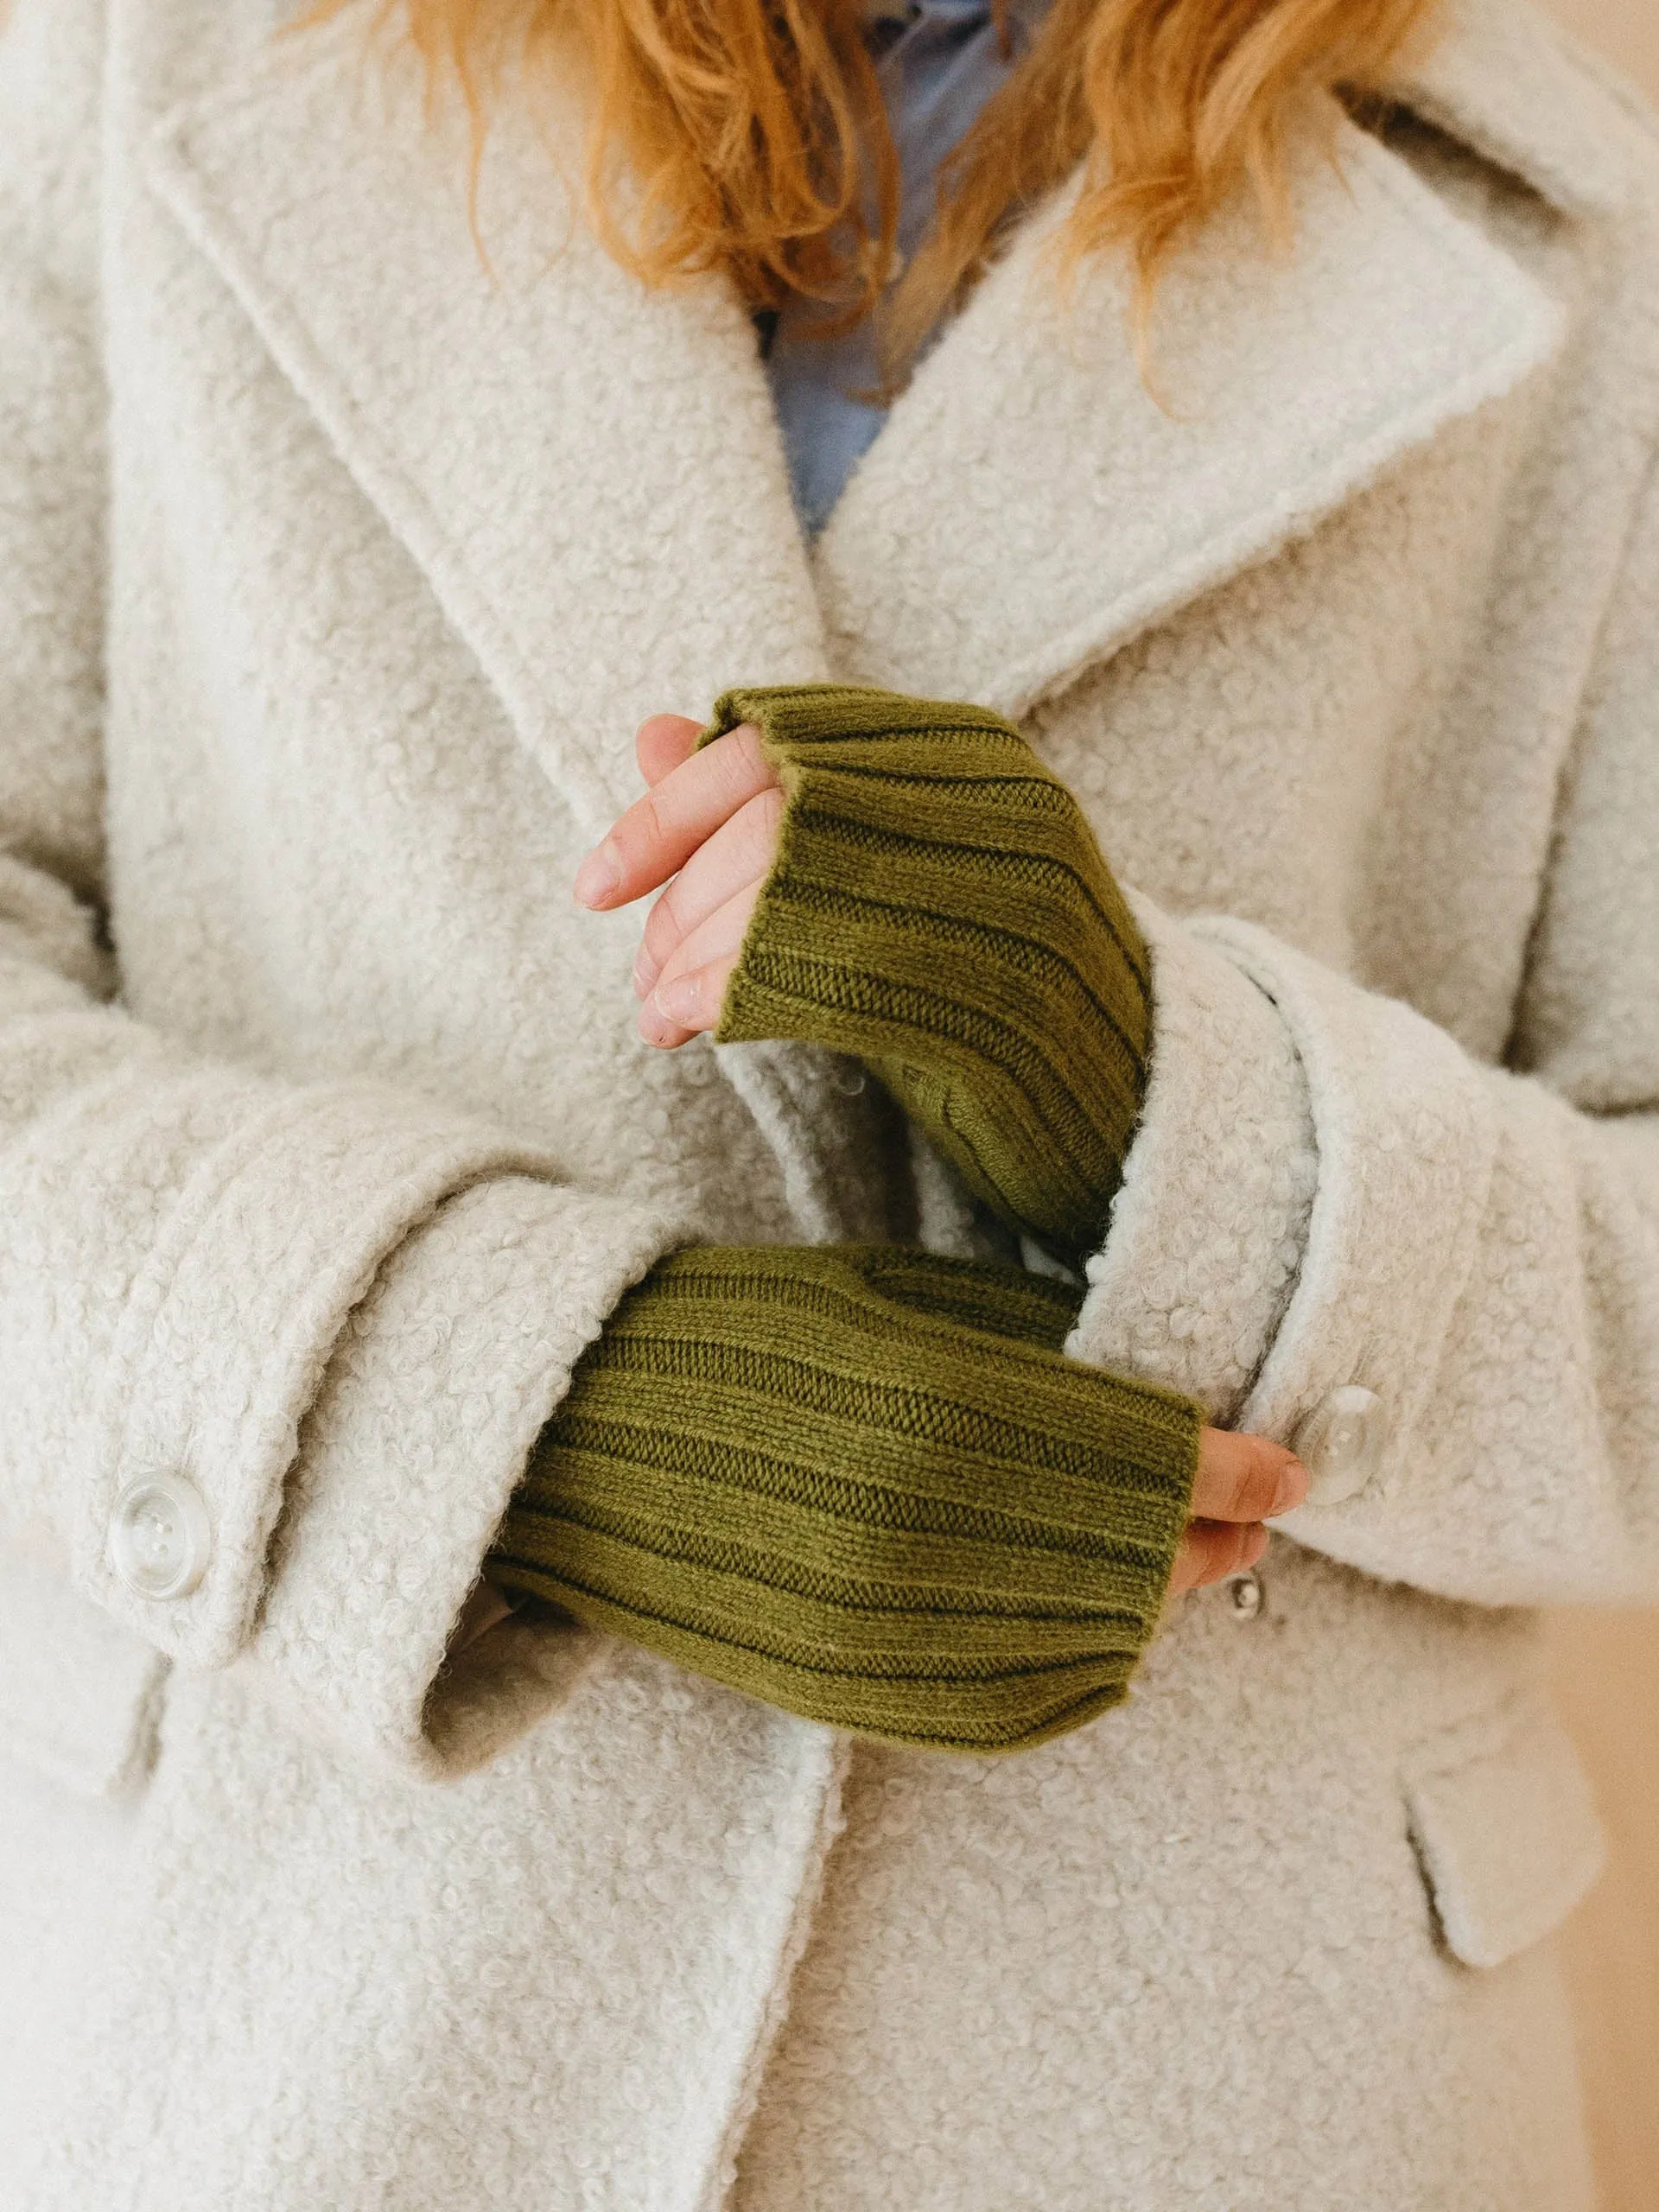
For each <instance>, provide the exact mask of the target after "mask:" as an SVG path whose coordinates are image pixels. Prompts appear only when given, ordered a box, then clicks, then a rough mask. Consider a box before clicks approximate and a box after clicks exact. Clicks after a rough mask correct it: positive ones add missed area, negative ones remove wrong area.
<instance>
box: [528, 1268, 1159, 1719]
mask: <svg viewBox="0 0 1659 2212" xmlns="http://www.w3.org/2000/svg"><path fill="white" fill-rule="evenodd" d="M1074 1311H1075V1301H1074V1298H1073V1295H1072V1294H1071V1292H1070V1291H1069V1290H1067V1289H1065V1288H1064V1287H1059V1286H1058V1285H1056V1284H1055V1283H1053V1282H1052V1281H1046V1280H1044V1279H1041V1278H1039V1277H1036V1276H1032V1275H1027V1274H1020V1272H1018V1271H1017V1270H1010V1269H1005V1268H990V1267H985V1266H981V1265H978V1264H976V1263H973V1262H965V1261H955V1260H943V1259H939V1258H937V1257H934V1256H933V1255H929V1254H925V1253H920V1252H917V1251H913V1250H910V1249H906V1248H904V1247H899V1246H892V1245H847V1246H823V1247H817V1248H798V1247H785V1248H779V1249H756V1250H748V1249H734V1248H722V1247H711V1248H702V1249H696V1250H693V1251H689V1252H683V1253H680V1254H677V1255H674V1256H672V1257H671V1258H669V1259H667V1260H664V1261H663V1262H660V1263H659V1264H658V1267H657V1268H655V1269H654V1270H653V1272H652V1274H651V1275H650V1276H649V1277H648V1279H647V1280H646V1281H645V1282H644V1283H643V1284H641V1285H640V1286H639V1287H638V1288H637V1289H636V1290H634V1291H632V1293H630V1294H629V1295H628V1296H627V1297H626V1299H625V1300H623V1301H622V1303H621V1305H620V1306H619V1307H618V1309H617V1311H616V1313H614V1314H613V1317H612V1319H611V1320H610V1321H609V1323H608V1324H607V1326H606V1328H605V1330H604V1332H603V1333H602V1334H601V1337H600V1338H599V1339H598V1341H597V1342H596V1343H595V1344H594V1345H593V1346H591V1347H590V1349H589V1351H588V1353H587V1354H586V1356H585V1357H584V1358H583V1360H582V1363H581V1365H580V1366H579V1368H578V1370H577V1372H576V1376H575V1380H574V1382H573V1383H572V1386H571V1389H570V1391H569V1395H568V1397H567V1398H566V1400H565V1402H564V1403H563V1406H562V1407H561V1408H559V1411H558V1413H557V1414H556V1415H555V1417H554V1419H553V1420H552V1421H550V1423H549V1425H548V1427H547V1428H546V1429H545V1430H544V1432H543V1435H542V1438H541V1440H540V1442H539V1444H538V1445H537V1450H536V1452H535V1453H534V1455H533V1457H532V1459H531V1466H530V1471H529V1473H528V1475H527V1477H526V1479H525V1480H524V1483H523V1484H522V1485H521V1486H520V1489H519V1491H518V1495H517V1496H516V1497H515V1498H514V1500H513V1503H512V1507H511V1509H510V1510H509V1511H508V1513H507V1516H506V1517H505V1522H503V1525H502V1528H501V1530H500V1533H499V1537H498V1541H497V1547H496V1549H495V1552H494V1554H493V1557H492V1560H491V1563H490V1571H491V1573H492V1575H493V1577H494V1579H495V1580H498V1581H499V1582H501V1583H503V1584H505V1585H506V1586H509V1587H512V1588H516V1589H518V1590H524V1591H531V1592H535V1593H537V1594H538V1595H540V1596H542V1597H544V1598H548V1599H553V1600H554V1601H556V1603H557V1604H559V1605H563V1606H564V1607H565V1608H567V1609H568V1611H570V1612H571V1613H574V1614H575V1615H576V1616H577V1617H578V1618H581V1619H582V1620H584V1621H586V1622H588V1623H589V1624H592V1625H593V1626H595V1627H599V1628H603V1629H608V1630H613V1631H614V1632H615V1633H616V1634H618V1635H620V1636H623V1637H628V1638H629V1639H631V1640H632V1642H634V1643H640V1644H644V1645H646V1646H648V1647H649V1648H650V1649H652V1650H655V1651H658V1652H660V1653H662V1654H663V1655H664V1656H666V1657H668V1658H670V1659H672V1660H675V1661H677V1662H678V1663H679V1664H681V1665H683V1666H684V1667H687V1668H690V1669H692V1670H693V1671H695V1672H696V1673H699V1674H702V1675H709V1676H712V1677H713V1678H714V1679H715V1680H716V1681H721V1682H725V1683H728V1684H729V1685H730V1686H731V1687H732V1688H734V1689H739V1690H743V1691H746V1692H747V1693H748V1694H751V1695H752V1696H754V1697H757V1698H761V1699H764V1700H766V1702H768V1703H769V1704H772V1705H775V1706H779V1707H784V1708H785V1710H787V1711H790V1712H792V1713H800V1714H802V1715H803V1716H804V1717H805V1718H807V1719H812V1720H819V1721H825V1722H828V1723H829V1724H831V1725H832V1726H836V1727H840V1728H845V1729H849V1730H854V1731H856V1732H861V1733H863V1734H867V1735H871V1736H879V1737H884V1738H889V1739H891V1740H893V1741H896V1742H899V1743H905V1744H912V1745H925V1746H930V1747H932V1748H936V1749H941V1750H947V1749H948V1750H954V1751H1014V1750H1017V1749H1020V1748H1021V1747H1023V1746H1025V1745H1032V1744H1036V1743H1040V1742H1041V1741H1042V1740H1043V1739H1044V1738H1046V1737H1050V1736H1053V1735H1056V1734H1058V1733H1059V1732H1061V1731H1063V1730H1065V1729H1067V1728H1071V1727H1075V1726H1077V1724H1078V1723H1079V1722H1081V1721H1084V1720H1086V1719H1090V1717H1091V1716H1092V1715H1094V1714H1096V1713H1100V1712H1102V1711H1103V1710H1104V1709H1105V1708H1106V1707H1109V1706H1112V1705H1115V1704H1116V1703H1117V1702H1118V1701H1119V1700H1121V1699H1122V1696H1123V1695H1124V1693H1125V1689H1126V1687H1127V1685H1128V1679H1129V1676H1130V1674H1131V1673H1132V1671H1133V1669H1134V1667H1135V1662H1136V1660H1137V1658H1138V1657H1139V1656H1140V1654H1141V1649H1143V1647H1144V1646H1145V1644H1146V1643H1147V1639H1148V1637H1150V1636H1151V1634H1152V1632H1153V1630H1154V1626H1155V1625H1156V1623H1157V1619H1158V1615H1159V1611H1160V1607H1161V1605H1162V1604H1163V1601H1164V1596H1165V1592H1166V1587H1167V1585H1168V1581H1169V1577H1170V1572H1171V1568H1172V1567H1173V1560H1174V1556H1175V1550H1176V1547H1177V1545H1178V1544H1179V1541H1180V1537H1181V1534H1182V1531H1183V1529H1184V1528H1185V1523H1186V1520H1187V1514H1188V1505H1189V1501H1190V1498H1191V1494H1192V1478H1193V1474H1194V1471H1195V1469H1196V1466H1197V1459H1198V1435H1199V1429H1200V1425H1201V1422H1202V1418H1203V1416H1202V1414H1201V1413H1200V1411H1199V1409H1198V1407H1196V1406H1194V1405H1192V1404H1191V1403H1189V1402H1187V1401H1186V1400H1185V1399H1182V1398H1179V1397H1176V1396H1175V1395H1173V1394H1172V1393H1170V1392H1167V1391H1165V1390H1160V1389H1154V1388H1153V1387H1151V1386H1148V1385H1145V1384H1141V1383H1129V1382H1124V1381H1121V1380H1119V1379H1118V1378H1116V1377H1115V1376H1109V1375H1106V1374H1103V1373H1102V1372H1101V1371H1100V1370H1097V1369H1094V1368H1090V1367H1084V1366H1083V1365H1081V1364H1079V1363H1076V1362H1074V1361H1071V1360H1068V1359H1066V1358H1065V1357H1063V1356H1062V1355H1061V1353H1060V1352H1059V1351H1058V1344H1059V1343H1060V1341H1061V1340H1062V1338H1063V1337H1064V1335H1065V1332H1066V1330H1067V1329H1068V1328H1069V1326H1070V1325H1071V1320H1072V1318H1073V1315H1074Z"/></svg>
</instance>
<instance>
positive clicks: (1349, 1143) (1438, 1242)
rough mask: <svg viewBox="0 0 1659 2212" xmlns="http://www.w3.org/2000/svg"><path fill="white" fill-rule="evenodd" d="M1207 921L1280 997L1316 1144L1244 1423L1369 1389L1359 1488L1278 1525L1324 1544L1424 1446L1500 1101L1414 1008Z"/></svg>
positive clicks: (1258, 1426) (1226, 949) (1277, 1002)
mask: <svg viewBox="0 0 1659 2212" xmlns="http://www.w3.org/2000/svg"><path fill="white" fill-rule="evenodd" d="M1200 926H1201V933H1202V934H1203V936H1204V937H1205V939H1206V940H1207V942H1208V943H1209V944H1211V945H1212V946H1214V948H1215V949H1216V950H1217V952H1218V953H1220V954H1222V955H1224V957H1227V958H1228V959H1230V960H1231V961H1233V962H1235V963H1236V965H1237V967H1238V969H1240V971H1241V972H1242V973H1243V974H1245V975H1248V976H1250V977H1251V978H1252V979H1253V980H1254V982H1255V983H1256V984H1257V985H1258V986H1259V988H1261V989H1262V991H1263V992H1265V993H1266V994H1267V995H1268V996H1269V997H1270V998H1271V999H1272V1001H1273V1002H1274V1007H1276V1008H1277V1011H1278V1016H1279V1019H1280V1020H1281V1023H1282V1024H1283V1026H1284V1028H1285V1030H1286V1032H1287V1034H1288V1036H1289V1037H1290V1039H1291V1040H1292V1042H1293V1044H1294V1047H1295V1050H1296V1053H1297V1056H1298V1058H1300V1062H1301V1064H1302V1065H1303V1067H1304V1068H1305V1069H1306V1073H1307V1089H1308V1099H1309V1103H1310V1106H1311V1109H1312V1112H1313V1126H1314V1129H1315V1132H1316V1139H1317V1145H1318V1154H1319V1173H1318V1179H1317V1184H1316V1188H1315V1191H1314V1197H1313V1210H1312V1212H1311V1214H1310V1216H1309V1219H1308V1224H1307V1233H1306V1244H1305V1249H1304V1251H1303V1254H1302V1260H1301V1266H1300V1270H1299V1272H1298V1275H1297V1279H1296V1285H1295V1289H1294V1294H1293V1295H1292V1297H1291V1300H1290V1302H1289V1304H1288V1306H1287V1309H1286V1311H1285V1314H1284V1318H1283V1320H1282V1321H1281V1325H1280V1327H1279V1330H1278V1333H1277V1335H1276V1337H1275V1338H1274V1343H1273V1346H1272V1350H1271V1351H1270V1352H1269V1353H1268V1357H1267V1358H1266V1359H1265V1360H1264V1362H1263V1363H1262V1370H1261V1372H1260V1374H1259V1375H1258V1376H1257V1377H1256V1378H1255V1383H1254V1386H1253V1388H1252V1389H1251V1390H1250V1392H1249V1396H1248V1397H1247V1399H1246V1400H1245V1402H1244V1404H1243V1406H1242V1407H1241V1408H1240V1410H1239V1423H1240V1426H1241V1427H1245V1428H1250V1429H1255V1430H1258V1431H1260V1432H1261V1433H1263V1434H1265V1435H1269V1436H1274V1437H1279V1438H1282V1439H1284V1440H1286V1441H1287V1442H1294V1441H1296V1440H1297V1439H1298V1434H1299V1432H1300V1433H1302V1434H1303V1435H1306V1431H1305V1430H1304V1429H1303V1424H1304V1423H1305V1422H1306V1421H1308V1420H1309V1417H1310V1416H1312V1415H1313V1414H1318V1413H1319V1412H1320V1410H1321V1409H1322V1408H1326V1407H1328V1406H1329V1405H1330V1404H1331V1402H1332V1394H1333V1393H1335V1392H1337V1391H1339V1390H1342V1389H1345V1388H1348V1387H1349V1386H1357V1388H1358V1389H1361V1390H1364V1391H1368V1392H1370V1393H1371V1394H1372V1397H1373V1399H1374V1401H1375V1413H1376V1436H1375V1440H1374V1443H1373V1446H1372V1448H1371V1449H1370V1452H1368V1454H1367V1455H1366V1456H1367V1459H1368V1460H1369V1471H1368V1479H1367V1480H1366V1482H1365V1483H1364V1484H1363V1488H1360V1489H1356V1488H1353V1487H1352V1486H1351V1485H1350V1484H1347V1483H1345V1482H1344V1483H1343V1484H1340V1485H1338V1486H1333V1492H1332V1497H1331V1498H1330V1500H1329V1501H1328V1502H1325V1503H1319V1502H1312V1501H1311V1502H1310V1503H1308V1504H1307V1505H1305V1506H1303V1507H1302V1508H1300V1510H1299V1511H1298V1512H1296V1513H1294V1514H1292V1515H1288V1516H1287V1517H1286V1520H1285V1522H1284V1524H1283V1525H1284V1527H1285V1529H1286V1531H1287V1534H1289V1535H1294V1536H1298V1537H1300V1538H1301V1539H1302V1540H1303V1541H1307V1542H1310V1543H1313V1542H1320V1543H1322V1542H1324V1541H1325V1540H1326V1538H1327V1535H1329V1534H1331V1533H1332V1532H1333V1531H1334V1530H1335V1529H1337V1528H1338V1527H1339V1525H1340V1520H1341V1516H1344V1515H1350V1514H1351V1513H1353V1512H1354V1511H1355V1510H1360V1500H1361V1498H1362V1497H1364V1498H1365V1499H1366V1501H1367V1503H1375V1501H1376V1498H1377V1497H1380V1496H1382V1495H1383V1494H1385V1493H1386V1492H1388V1491H1390V1490H1392V1489H1394V1488H1395V1487H1396V1486H1397V1484H1399V1483H1400V1482H1401V1481H1402V1479H1406V1478H1408V1471H1409V1470H1410V1468H1411V1467H1412V1465H1413V1464H1414V1460H1415V1459H1418V1458H1419V1457H1420V1454H1419V1453H1418V1452H1417V1440H1418V1438H1419V1437H1420V1434H1421V1423H1422V1421H1423V1420H1424V1418H1425V1416H1426V1414H1427V1412H1428V1409H1429V1408H1430V1405H1431V1402H1432V1396H1433V1390H1434V1387H1435V1383H1436V1381H1437V1378H1438V1376H1439V1373H1440V1363H1441V1357H1442V1354H1443V1351H1444V1349H1445V1346H1446V1340H1447V1338H1448V1335H1449V1332H1450V1330H1451V1325H1452V1315H1453V1313H1454V1311H1455V1310H1456V1308H1457V1306H1458V1304H1459V1300H1461V1299H1462V1297H1463V1295H1464V1293H1465V1289H1466V1288H1467V1286H1468V1283H1469V1281H1470V1277H1471V1272H1472V1269H1473V1267H1474V1262H1475V1258H1476V1254H1477V1249H1478V1243H1479V1239H1480V1231H1481V1222H1482V1218H1483V1217H1484V1212H1485V1210H1486V1204H1487V1198H1488V1195H1489V1192H1490V1191H1491V1182H1492V1174H1493V1168H1494V1164H1495V1161H1496V1159H1497V1143H1498V1135H1499V1128H1498V1119H1497V1108H1496V1102H1495V1100H1494V1097H1493V1096H1492V1092H1491V1085H1490V1082H1489V1080H1488V1077H1487V1075H1486V1072H1485V1071H1484V1070H1483V1069H1482V1068H1481V1067H1480V1065H1478V1063H1477V1062H1475V1061H1474V1060H1472V1059H1471V1058H1470V1057H1469V1056H1468V1054H1467V1053H1465V1052H1464V1050H1463V1048H1462V1046H1459V1044H1458V1043H1457V1042H1456V1040H1455V1039H1452V1037H1449V1036H1448V1035H1447V1034H1446V1032H1445V1031H1444V1030H1443V1029H1440V1028H1439V1027H1437V1026H1436V1025H1435V1024H1434V1023H1433V1022H1432V1021H1429V1020H1426V1019H1425V1018H1424V1016H1423V1015H1421V1014H1418V1013H1416V1012H1415V1011H1414V1009H1413V1008H1412V1007H1408V1006H1404V1005H1402V1004H1401V1003H1400V1002H1399V1001H1397V1000H1394V999H1388V998H1383V997H1382V996H1380V995H1378V994H1377V993H1376V992H1373V991H1367V990H1363V989H1361V988H1359V987H1358V986H1357V985H1356V984H1354V983H1352V982H1349V981H1348V980H1347V979H1346V978H1345V977H1344V976H1339V975H1338V974H1336V973H1335V972H1334V971H1333V970H1332V969H1329V968H1327V967H1325V966H1324V965H1323V964H1322V963H1320V962H1319V961H1316V960H1311V959H1309V958H1308V957H1306V955H1305V954H1303V953H1300V952H1295V951H1293V950H1291V948H1290V947H1289V946H1288V945H1287V944H1283V943H1281V941H1280V940H1279V939H1278V938H1274V937H1273V936H1272V935H1270V934H1269V933H1268V931H1265V930H1262V929H1257V928H1255V927H1254V926H1252V925H1249V924H1246V923H1243V922H1235V921H1217V922H1206V923H1205V924H1203V925H1200ZM1315 1473H1316V1483H1315V1500H1317V1499H1318V1496H1319V1488H1320V1487H1321V1485H1320V1484H1319V1482H1318V1480H1317V1470H1315ZM1338 1491H1339V1494H1338Z"/></svg>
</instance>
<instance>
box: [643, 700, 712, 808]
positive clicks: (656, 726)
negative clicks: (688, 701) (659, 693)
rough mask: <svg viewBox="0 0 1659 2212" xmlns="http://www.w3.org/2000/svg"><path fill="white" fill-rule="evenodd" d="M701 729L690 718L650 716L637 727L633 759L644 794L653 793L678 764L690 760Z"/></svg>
mask: <svg viewBox="0 0 1659 2212" xmlns="http://www.w3.org/2000/svg"><path fill="white" fill-rule="evenodd" d="M701 729H702V723H701V722H694V721H692V719H691V717H690V715H651V716H650V718H649V719H648V720H647V721H643V722H641V723H640V725H639V728H638V729H637V730H636V731H635V732H634V737H633V757H634V759H635V760H637V761H638V762H639V772H640V774H641V775H642V776H643V777H644V778H645V785H646V788H647V790H651V791H654V790H655V789H656V787H657V785H658V784H660V783H661V782H662V780H663V778H664V776H666V775H668V774H669V773H670V772H671V770H673V769H675V768H677V767H678V766H679V765H680V763H681V761H682V760H690V758H691V755H692V753H694V752H695V751H696V743H697V736H698V733H699V732H700V731H701Z"/></svg>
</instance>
